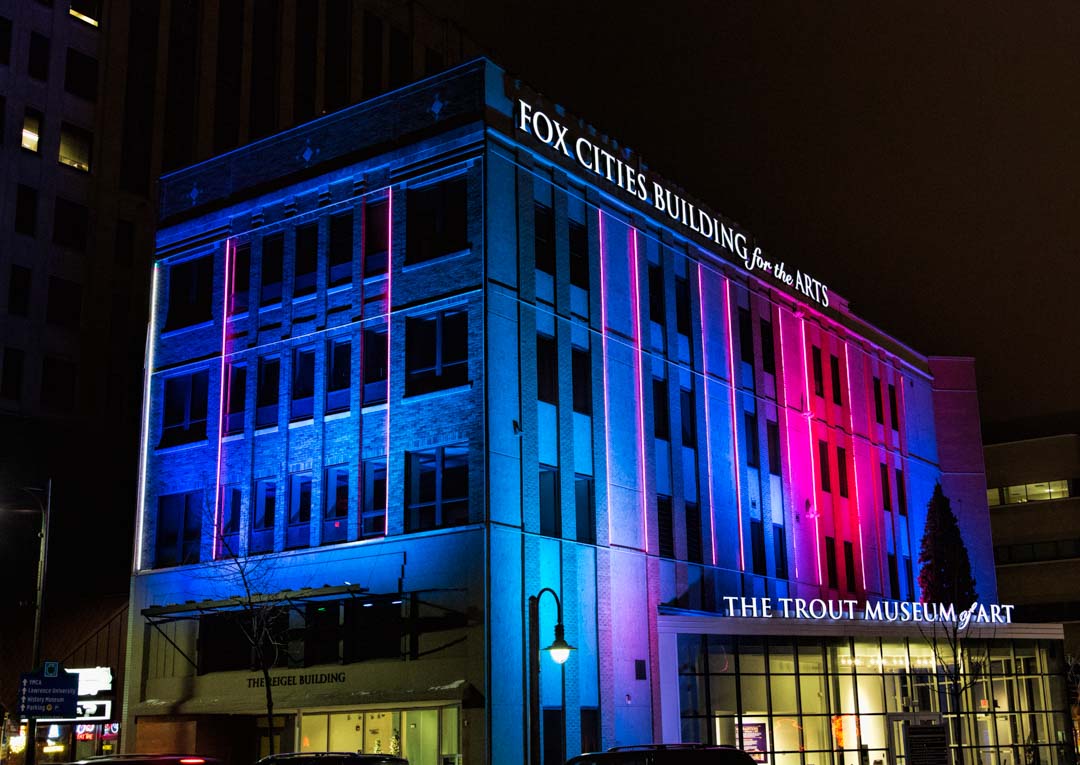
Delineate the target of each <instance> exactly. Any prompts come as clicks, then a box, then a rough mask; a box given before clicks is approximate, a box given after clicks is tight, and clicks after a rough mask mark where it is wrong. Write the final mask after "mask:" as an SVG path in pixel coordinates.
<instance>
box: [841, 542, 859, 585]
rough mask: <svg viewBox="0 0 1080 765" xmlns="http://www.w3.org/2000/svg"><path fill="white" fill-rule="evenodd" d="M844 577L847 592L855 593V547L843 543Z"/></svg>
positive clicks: (849, 543) (848, 543)
mask: <svg viewBox="0 0 1080 765" xmlns="http://www.w3.org/2000/svg"><path fill="white" fill-rule="evenodd" d="M844 577H845V579H846V580H847V589H848V592H855V591H856V589H857V587H856V585H855V547H854V546H853V545H852V544H851V542H844Z"/></svg>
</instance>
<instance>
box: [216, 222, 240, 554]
mask: <svg viewBox="0 0 1080 765" xmlns="http://www.w3.org/2000/svg"><path fill="white" fill-rule="evenodd" d="M235 247H236V243H235V242H234V241H233V240H231V239H226V240H225V294H224V297H223V298H222V301H221V376H220V378H219V380H220V382H219V388H220V390H219V391H218V429H217V478H216V480H215V482H214V529H213V531H211V532H210V534H211V536H210V538H211V539H212V540H213V546H212V548H211V549H212V552H211V553H210V554H211V555H212V556H213V557H215V558H216V557H217V555H218V552H219V551H218V541H219V539H218V537H219V536H220V534H221V529H220V527H219V525H218V519H219V517H220V513H221V452H222V437H223V435H224V430H225V428H224V425H225V388H226V387H228V384H229V381H228V380H226V379H225V342H226V339H227V337H228V333H229V286H230V284H231V281H230V279H229V277H230V276H231V274H232V262H231V260H230V259H229V255H230V253H231V250H232V249H235Z"/></svg>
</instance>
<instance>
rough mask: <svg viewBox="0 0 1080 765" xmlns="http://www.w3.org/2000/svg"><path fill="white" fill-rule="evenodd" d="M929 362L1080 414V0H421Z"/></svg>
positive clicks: (1072, 421) (988, 397)
mask: <svg viewBox="0 0 1080 765" xmlns="http://www.w3.org/2000/svg"><path fill="white" fill-rule="evenodd" d="M425 5H427V6H429V7H430V8H431V9H432V10H434V11H436V12H438V13H442V14H445V15H447V16H449V17H451V18H453V19H457V20H459V22H460V23H461V24H462V25H463V26H464V27H465V29H466V30H467V31H468V32H469V33H470V34H471V35H472V37H473V38H474V39H476V40H477V42H478V43H479V44H481V45H482V46H483V47H485V48H486V49H488V51H489V53H490V55H492V56H493V58H495V60H496V61H497V62H499V63H500V64H501V65H502V66H504V67H505V68H507V69H508V70H509V71H511V72H513V73H514V74H516V75H518V76H520V77H521V78H522V79H523V80H524V81H525V82H527V83H529V84H531V85H533V86H534V87H536V88H537V89H539V90H540V91H542V92H543V93H544V94H545V95H546V96H547V97H548V98H550V99H551V100H553V101H556V102H558V103H561V104H562V105H564V106H565V107H566V108H567V109H568V110H569V111H571V112H572V113H574V114H576V115H578V116H580V117H583V118H584V119H585V120H587V121H588V122H591V123H592V124H593V125H595V126H596V127H597V128H598V129H600V130H601V131H603V132H606V133H608V134H609V135H611V136H612V137H614V138H616V139H617V140H619V141H620V143H623V144H626V145H628V146H630V147H631V148H632V149H633V150H634V151H635V152H636V153H638V154H640V155H642V156H643V157H644V159H645V161H646V162H647V163H648V164H649V165H650V167H651V168H652V169H653V170H655V171H657V172H659V173H660V174H661V175H664V176H665V177H667V178H668V179H669V180H671V181H673V182H674V183H677V184H679V185H681V186H683V187H684V188H685V189H686V190H687V191H688V193H690V194H691V195H692V196H696V197H698V198H699V199H701V200H702V201H703V202H705V203H707V204H708V205H709V206H711V207H712V208H713V209H714V210H716V211H718V212H720V213H723V214H724V215H726V216H728V217H729V218H731V219H733V220H735V221H738V222H739V223H741V224H742V225H743V226H745V227H747V228H748V229H749V230H750V232H751V233H752V234H754V235H755V236H756V237H757V238H758V240H759V242H760V243H761V244H762V245H763V247H764V248H765V249H766V250H767V251H768V252H769V253H770V254H771V255H773V256H774V258H776V259H779V260H785V261H786V262H787V263H788V264H789V266H794V267H799V268H802V269H803V270H805V271H810V272H811V273H813V274H814V275H815V276H817V277H818V278H820V279H822V280H823V281H825V282H826V283H828V284H829V286H830V288H831V289H832V290H833V291H835V292H838V293H839V294H841V295H842V296H843V297H845V298H847V299H848V300H850V301H851V308H852V310H853V311H854V312H855V313H856V314H857V315H860V316H862V317H863V318H865V319H867V320H869V321H871V322H872V323H874V324H877V325H879V326H880V327H882V328H883V329H884V330H885V331H887V332H889V333H890V334H892V335H894V336H895V337H897V338H898V339H899V340H901V341H903V342H905V343H907V344H909V345H911V346H912V347H913V348H915V349H916V350H918V351H920V352H922V353H925V354H927V355H936V354H946V355H947V354H955V355H964V356H974V357H975V359H976V364H977V373H978V380H979V389H980V396H981V402H982V413H983V421H984V429H985V436H986V437H987V439H988V440H1003V439H1008V438H1015V437H1028V436H1034V435H1040V434H1047V433H1055V432H1062V431H1066V430H1071V431H1076V430H1077V429H1078V428H1080V394H1078V393H1077V390H1078V388H1077V387H1076V386H1074V383H1073V381H1074V379H1075V378H1076V377H1077V376H1078V374H1080V353H1078V340H1077V338H1078V336H1080V331H1078V330H1080V326H1078V325H1080V319H1078V313H1077V307H1076V303H1075V300H1074V294H1075V290H1076V283H1077V280H1078V277H1080V244H1078V243H1080V193H1078V191H1080V189H1078V185H1080V184H1078V178H1080V98H1078V94H1080V3H1075V2H1059V3H1048V2H1045V3H1043V2H1041V3H1035V4H1023V5H1016V4H1012V3H988V4H984V5H980V4H975V3H963V2H961V3H931V4H903V5H901V4H898V3H893V4H882V3H864V2H843V3H841V2H832V3H827V4H826V3H805V4H793V3H778V2H771V1H770V2H739V3H729V2H670V1H668V2H663V3H659V4H655V5H650V9H649V11H648V12H647V13H645V12H637V11H632V10H630V9H631V8H632V7H633V6H632V5H631V4H628V3H617V2H598V3H593V2H573V1H572V0H551V1H549V2H543V3H535V2H523V1H521V0H515V1H514V2H495V1H494V0H425Z"/></svg>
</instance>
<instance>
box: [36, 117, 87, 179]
mask: <svg viewBox="0 0 1080 765" xmlns="http://www.w3.org/2000/svg"><path fill="white" fill-rule="evenodd" d="M23 135H24V136H25V135H26V130H25V128H24V129H23ZM24 140H25V138H24ZM93 143H94V141H93V136H92V135H91V134H90V133H89V132H88V131H86V130H83V129H82V128H77V127H75V126H74V125H69V124H67V123H66V122H64V123H62V124H61V125H60V157H59V159H60V164H62V165H67V166H68V167H73V168H75V169H76V170H82V171H83V172H85V173H88V172H90V150H91V147H92V146H93Z"/></svg>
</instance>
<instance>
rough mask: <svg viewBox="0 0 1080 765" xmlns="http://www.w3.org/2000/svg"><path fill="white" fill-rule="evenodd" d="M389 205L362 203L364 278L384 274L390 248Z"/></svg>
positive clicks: (383, 202)
mask: <svg viewBox="0 0 1080 765" xmlns="http://www.w3.org/2000/svg"><path fill="white" fill-rule="evenodd" d="M389 216H390V205H389V203H388V202H387V201H386V200H385V199H384V200H383V201H381V202H369V203H368V204H366V205H364V278H365V279H367V278H368V277H371V276H379V275H380V274H385V273H386V269H387V265H388V263H389V250H390V217H389Z"/></svg>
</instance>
